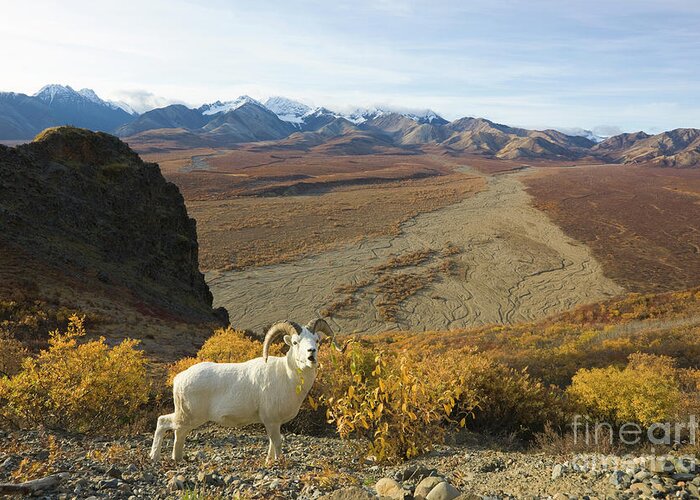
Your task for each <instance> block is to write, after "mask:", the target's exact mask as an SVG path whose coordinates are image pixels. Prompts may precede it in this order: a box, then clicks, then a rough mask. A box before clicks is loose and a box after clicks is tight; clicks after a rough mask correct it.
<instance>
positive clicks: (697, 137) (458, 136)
mask: <svg viewBox="0 0 700 500" xmlns="http://www.w3.org/2000/svg"><path fill="white" fill-rule="evenodd" d="M56 125H75V126H79V127H84V128H88V129H92V130H98V131H105V132H110V133H114V134H116V135H118V136H120V137H124V138H128V139H127V141H128V142H129V143H132V144H134V145H135V147H137V148H139V149H141V150H147V149H149V148H150V149H159V148H160V149H171V148H183V147H184V148H191V147H219V148H221V147H227V146H230V145H233V144H237V143H247V142H260V141H268V142H269V141H273V142H275V143H274V144H268V145H269V146H270V147H277V148H280V147H281V148H293V149H308V148H310V147H316V146H319V145H324V144H325V145H327V146H328V147H327V149H328V152H329V153H337V154H371V153H374V152H377V151H378V150H379V149H380V148H382V147H385V146H394V147H401V148H406V149H415V148H418V147H420V146H421V145H439V146H442V147H444V148H446V149H447V150H449V151H454V152H466V153H474V154H483V155H487V156H490V157H496V158H502V159H550V160H580V159H586V158H590V159H595V160H598V161H605V162H612V163H653V164H658V165H661V166H676V167H689V166H696V165H700V130H698V129H675V130H671V131H668V132H663V133H660V134H657V135H649V134H646V133H644V132H637V133H631V134H629V133H628V134H620V135H616V136H613V137H608V138H605V139H604V138H599V137H596V136H595V135H593V134H592V133H591V132H590V131H587V130H576V132H575V135H572V132H569V134H566V133H563V132H560V131H557V130H554V129H547V130H529V129H523V128H517V127H510V126H507V125H502V124H499V123H495V122H492V121H490V120H487V119H485V118H473V117H465V118H459V119H457V120H454V121H451V122H450V121H448V120H445V119H444V118H442V117H441V116H439V115H438V114H437V113H435V112H434V111H432V110H424V111H420V112H406V111H399V110H391V109H382V108H374V109H358V110H356V111H353V112H351V113H338V112H335V111H332V110H329V109H327V108H322V107H319V108H311V107H309V106H306V105H305V104H302V103H299V102H296V101H293V100H291V99H287V98H284V97H271V98H270V99H268V100H267V101H266V102H265V103H264V104H263V103H261V102H259V101H257V100H255V99H253V98H251V97H248V96H241V97H239V98H237V99H235V100H233V101H224V102H222V101H216V102H214V103H210V104H204V105H202V106H200V107H198V108H189V107H187V106H185V105H182V104H172V105H169V106H165V107H162V108H157V109H152V110H150V111H147V112H145V113H143V114H140V115H139V114H137V113H135V112H133V110H131V109H130V108H128V107H127V106H126V105H125V104H123V103H115V102H111V101H105V100H103V99H101V98H99V97H98V96H97V95H96V94H95V92H93V91H92V90H90V89H82V90H78V91H76V90H73V89H72V88H71V87H69V86H62V85H47V86H45V87H43V88H42V89H41V90H40V91H39V92H37V93H36V94H35V95H33V96H28V95H25V94H18V93H12V92H5V93H0V140H13V139H15V140H21V139H28V138H31V137H33V136H34V135H36V134H37V133H39V132H40V131H41V130H43V129H44V128H47V127H50V126H56ZM266 144H267V142H266Z"/></svg>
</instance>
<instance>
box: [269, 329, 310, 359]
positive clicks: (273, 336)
mask: <svg viewBox="0 0 700 500" xmlns="http://www.w3.org/2000/svg"><path fill="white" fill-rule="evenodd" d="M300 331H301V328H299V325H297V324H295V323H292V322H291V321H280V322H279V323H275V324H274V325H272V326H271V327H270V329H269V330H268V331H267V335H265V340H264V342H263V358H264V359H265V363H267V357H268V355H269V351H270V343H272V341H273V340H275V339H276V338H277V337H279V336H280V335H283V334H286V335H294V334H295V333H299V332H300Z"/></svg>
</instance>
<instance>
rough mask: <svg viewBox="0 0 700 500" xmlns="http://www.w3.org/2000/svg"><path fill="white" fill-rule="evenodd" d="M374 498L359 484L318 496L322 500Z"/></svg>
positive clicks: (368, 499) (369, 499)
mask: <svg viewBox="0 0 700 500" xmlns="http://www.w3.org/2000/svg"><path fill="white" fill-rule="evenodd" d="M375 498H376V497H375V496H374V495H372V494H371V493H369V492H368V491H367V490H365V489H363V488H360V487H359V486H350V487H349V488H341V489H339V490H335V491H333V492H331V493H329V494H327V495H323V496H321V497H319V499H323V500H373V499H375Z"/></svg>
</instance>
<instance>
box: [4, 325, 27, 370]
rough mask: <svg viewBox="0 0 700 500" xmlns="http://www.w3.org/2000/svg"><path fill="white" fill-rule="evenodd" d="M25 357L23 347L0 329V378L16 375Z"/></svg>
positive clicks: (25, 351)
mask: <svg viewBox="0 0 700 500" xmlns="http://www.w3.org/2000/svg"><path fill="white" fill-rule="evenodd" d="M26 355H27V350H26V349H25V348H24V345H23V344H22V343H21V342H20V341H19V340H17V339H16V338H14V336H12V335H11V334H10V332H8V331H6V330H4V329H2V328H0V378H2V377H11V376H13V375H15V374H17V372H19V370H20V368H21V367H22V360H23V359H24V358H25V356H26Z"/></svg>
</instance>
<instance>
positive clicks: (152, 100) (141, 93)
mask: <svg viewBox="0 0 700 500" xmlns="http://www.w3.org/2000/svg"><path fill="white" fill-rule="evenodd" d="M112 96H113V97H114V100H116V101H121V102H124V103H126V104H128V105H129V106H131V108H132V109H133V110H134V111H136V112H138V113H144V112H146V111H150V110H151V109H155V108H162V107H164V106H168V105H170V104H186V103H185V102H183V101H180V100H177V99H170V98H167V97H163V96H159V95H156V94H154V93H153V92H149V91H148V90H141V89H138V90H117V91H115V92H113V93H112Z"/></svg>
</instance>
